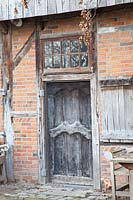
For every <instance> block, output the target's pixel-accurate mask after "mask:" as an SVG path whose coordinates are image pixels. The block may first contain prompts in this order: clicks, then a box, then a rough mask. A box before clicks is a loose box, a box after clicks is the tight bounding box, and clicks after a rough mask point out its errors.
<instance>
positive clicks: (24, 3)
mask: <svg viewBox="0 0 133 200" xmlns="http://www.w3.org/2000/svg"><path fill="white" fill-rule="evenodd" d="M28 3H29V2H28V0H22V4H23V6H24V8H28Z"/></svg>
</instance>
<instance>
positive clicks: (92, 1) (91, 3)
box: [88, 0, 98, 9]
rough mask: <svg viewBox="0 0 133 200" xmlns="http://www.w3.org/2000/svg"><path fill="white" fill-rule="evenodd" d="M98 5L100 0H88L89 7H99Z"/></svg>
mask: <svg viewBox="0 0 133 200" xmlns="http://www.w3.org/2000/svg"><path fill="white" fill-rule="evenodd" d="M97 6H98V1H97V0H95V1H94V0H88V8H89V9H91V8H97Z"/></svg>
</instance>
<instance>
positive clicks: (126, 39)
mask: <svg viewBox="0 0 133 200" xmlns="http://www.w3.org/2000/svg"><path fill="white" fill-rule="evenodd" d="M132 12H133V9H121V10H118V11H108V12H102V13H101V14H99V15H98V31H100V33H99V34H98V49H97V50H98V69H99V77H100V79H103V78H108V77H109V78H111V77H118V76H120V77H121V76H130V75H133V54H132V52H133V31H132V30H131V28H130V30H124V31H122V26H130V25H133V17H132ZM102 28H106V33H101V30H102ZM112 28H113V29H114V28H115V30H113V31H111V29H112ZM119 28H120V29H119ZM118 29H119V30H118ZM116 30H117V31H116Z"/></svg>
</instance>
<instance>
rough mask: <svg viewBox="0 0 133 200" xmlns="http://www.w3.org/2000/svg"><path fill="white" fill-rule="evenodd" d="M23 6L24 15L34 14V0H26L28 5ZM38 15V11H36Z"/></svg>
mask: <svg viewBox="0 0 133 200" xmlns="http://www.w3.org/2000/svg"><path fill="white" fill-rule="evenodd" d="M42 6H43V5H42ZM23 8H24V17H31V16H35V0H32V1H28V6H27V7H25V6H24V5H23ZM38 15H39V13H38Z"/></svg>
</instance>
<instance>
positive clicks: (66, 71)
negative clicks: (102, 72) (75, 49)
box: [43, 67, 92, 76]
mask: <svg viewBox="0 0 133 200" xmlns="http://www.w3.org/2000/svg"><path fill="white" fill-rule="evenodd" d="M84 73H92V71H91V70H90V68H89V67H84V68H83V67H82V68H81V67H77V68H60V69H44V73H43V75H44V76H46V75H56V74H84Z"/></svg>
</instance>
